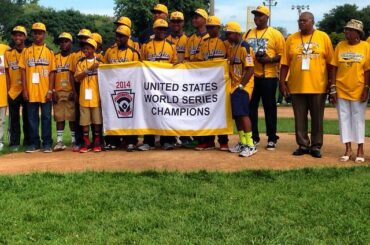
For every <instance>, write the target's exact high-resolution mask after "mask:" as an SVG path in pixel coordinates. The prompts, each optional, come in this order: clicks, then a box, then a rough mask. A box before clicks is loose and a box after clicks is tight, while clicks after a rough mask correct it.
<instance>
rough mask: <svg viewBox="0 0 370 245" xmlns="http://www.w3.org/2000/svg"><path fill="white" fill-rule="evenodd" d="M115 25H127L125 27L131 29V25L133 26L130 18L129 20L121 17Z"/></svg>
mask: <svg viewBox="0 0 370 245" xmlns="http://www.w3.org/2000/svg"><path fill="white" fill-rule="evenodd" d="M114 24H116V25H125V26H128V27H130V28H131V25H132V23H131V20H130V18H128V17H126V16H121V17H119V19H118V20H117V21H116V22H114Z"/></svg>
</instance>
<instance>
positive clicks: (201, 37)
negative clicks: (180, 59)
mask: <svg viewBox="0 0 370 245" xmlns="http://www.w3.org/2000/svg"><path fill="white" fill-rule="evenodd" d="M194 35H195V36H196V37H198V35H197V34H194ZM200 35H202V34H200ZM204 36H205V34H204V35H202V36H200V40H199V43H198V46H197V49H196V51H195V54H197V53H198V50H199V47H200V45H201V43H202V41H203V37H204ZM194 39H195V38H193V41H192V44H191V47H194ZM195 54H192V55H193V56H194V55H195Z"/></svg>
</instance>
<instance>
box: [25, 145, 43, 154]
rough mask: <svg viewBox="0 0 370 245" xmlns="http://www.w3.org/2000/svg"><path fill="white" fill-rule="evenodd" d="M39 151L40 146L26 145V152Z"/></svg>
mask: <svg viewBox="0 0 370 245" xmlns="http://www.w3.org/2000/svg"><path fill="white" fill-rule="evenodd" d="M38 151H40V148H36V147H35V146H29V147H27V150H26V153H34V152H38Z"/></svg>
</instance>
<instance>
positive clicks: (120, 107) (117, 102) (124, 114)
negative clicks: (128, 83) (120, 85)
mask: <svg viewBox="0 0 370 245" xmlns="http://www.w3.org/2000/svg"><path fill="white" fill-rule="evenodd" d="M111 96H112V101H113V104H114V108H115V109H116V113H117V117H118V118H132V117H133V116H134V99H135V93H132V91H131V89H127V90H114V94H112V95H111Z"/></svg>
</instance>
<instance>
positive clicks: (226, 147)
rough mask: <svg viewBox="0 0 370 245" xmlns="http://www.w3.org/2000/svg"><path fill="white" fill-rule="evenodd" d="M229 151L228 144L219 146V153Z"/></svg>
mask: <svg viewBox="0 0 370 245" xmlns="http://www.w3.org/2000/svg"><path fill="white" fill-rule="evenodd" d="M228 150H229V144H227V143H226V144H220V151H228Z"/></svg>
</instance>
